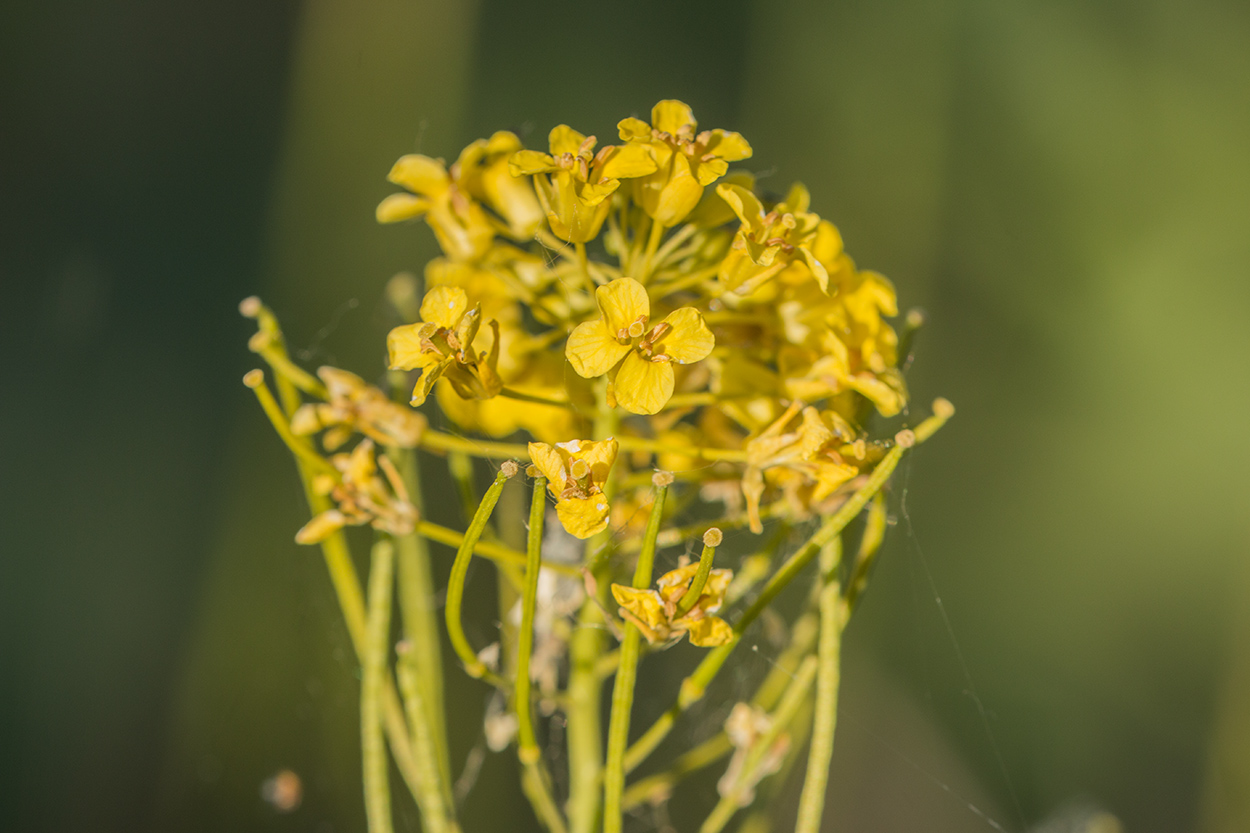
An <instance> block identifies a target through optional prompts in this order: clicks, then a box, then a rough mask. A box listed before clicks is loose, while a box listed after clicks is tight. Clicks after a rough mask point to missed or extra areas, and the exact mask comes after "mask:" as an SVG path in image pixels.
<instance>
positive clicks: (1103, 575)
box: [0, 0, 1250, 831]
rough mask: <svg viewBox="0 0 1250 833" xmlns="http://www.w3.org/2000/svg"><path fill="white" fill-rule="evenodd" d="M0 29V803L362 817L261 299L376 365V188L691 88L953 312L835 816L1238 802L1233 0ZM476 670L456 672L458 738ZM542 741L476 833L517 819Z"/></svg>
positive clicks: (955, 820)
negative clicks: (469, 148) (269, 372)
mask: <svg viewBox="0 0 1250 833" xmlns="http://www.w3.org/2000/svg"><path fill="white" fill-rule="evenodd" d="M0 14H2V16H3V18H4V22H3V24H2V25H0V41H2V44H0V55H2V56H3V57H2V58H0V68H2V69H0V112H2V113H3V114H4V115H3V117H2V123H0V159H2V160H3V161H0V195H2V196H0V286H3V288H4V290H5V292H4V303H3V305H2V307H0V317H2V321H3V324H2V326H0V339H3V341H4V344H5V346H6V350H5V353H4V355H5V357H6V358H5V361H4V362H3V369H2V370H0V373H2V374H3V381H2V383H0V390H3V394H0V426H2V427H3V430H2V431H0V455H2V456H0V472H3V477H2V478H0V507H2V508H0V513H2V515H0V517H3V522H2V523H0V529H3V533H4V537H3V542H4V543H3V553H4V560H3V566H4V577H3V579H0V658H2V659H3V663H4V665H3V668H4V670H3V681H4V684H3V685H2V686H0V749H2V750H3V753H2V754H0V761H3V766H4V778H3V781H2V782H0V783H2V784H3V786H0V819H3V821H2V822H0V826H3V827H4V828H6V829H13V830H87V829H89V830H101V831H106V830H128V831H133V830H146V829H153V830H155V829H161V830H171V829H173V830H222V829H231V830H318V831H321V830H325V831H329V830H351V829H360V828H361V827H362V825H363V811H362V800H361V792H360V786H359V760H358V758H359V749H358V745H357V744H358V739H357V713H356V703H355V698H356V689H357V681H356V676H355V675H356V666H355V662H354V659H353V658H352V655H351V648H350V645H349V644H348V641H347V638H346V634H345V632H344V630H343V628H342V625H341V623H340V621H339V618H338V612H337V609H336V608H335V606H334V602H333V599H332V597H331V594H330V590H329V586H328V582H327V581H326V578H325V575H324V567H323V565H322V563H321V560H320V558H319V557H317V556H316V554H315V553H313V552H311V551H309V550H304V549H301V548H299V547H297V546H296V545H295V544H294V543H293V542H292V540H291V536H292V534H293V532H294V530H296V529H297V528H298V527H299V526H300V525H301V523H302V522H303V519H304V518H305V514H304V513H305V510H304V508H303V506H302V505H301V501H302V498H301V495H300V492H299V487H298V484H297V482H296V480H295V478H294V472H293V470H292V466H291V465H290V462H289V460H288V459H287V457H286V454H285V452H284V451H283V449H282V448H281V447H280V445H279V443H278V442H277V441H276V440H275V439H274V437H273V436H272V435H271V433H270V432H269V429H268V427H267V426H266V425H265V424H264V421H263V419H262V418H261V416H260V414H259V413H257V412H256V408H255V403H254V402H253V401H251V394H250V393H248V392H247V391H246V390H245V389H244V388H243V387H242V386H241V385H240V384H239V383H238V379H239V377H240V376H241V375H242V373H243V372H244V371H245V370H247V369H249V368H250V367H251V366H253V364H254V362H253V360H252V359H253V357H251V356H249V355H247V354H246V352H245V349H244V342H245V340H246V337H247V335H248V333H249V328H250V325H249V323H248V322H245V321H243V320H241V319H239V318H238V316H237V313H236V311H235V304H236V303H237V301H238V300H239V299H240V298H242V297H243V296H245V295H247V294H251V293H253V292H258V293H260V294H262V295H263V296H264V297H265V298H266V299H267V300H268V301H270V302H271V303H272V304H273V306H274V307H275V308H276V309H277V311H278V312H279V314H280V315H281V316H282V318H283V321H284V323H285V325H286V327H287V329H288V331H289V333H290V336H291V342H292V344H293V345H294V346H295V347H297V348H302V349H304V350H305V352H304V354H303V358H304V359H305V360H306V361H307V362H308V363H310V364H311V365H315V364H317V363H321V362H328V361H333V362H336V363H339V364H341V365H342V366H345V367H350V368H352V369H354V370H357V371H359V372H361V373H362V374H363V375H365V376H366V377H370V376H373V375H376V374H378V373H380V371H381V369H382V344H383V337H384V334H385V332H386V329H387V328H388V327H389V326H390V325H391V324H392V323H393V321H392V320H391V318H390V317H389V315H388V313H387V312H386V310H385V307H384V305H383V304H382V303H381V300H380V295H381V290H382V287H383V285H384V283H385V281H386V280H387V279H388V278H389V277H390V276H391V275H393V274H394V273H395V272H396V271H399V270H401V269H409V270H414V271H419V269H420V266H421V264H422V263H423V262H424V260H425V259H426V258H428V257H429V256H431V254H432V252H433V244H432V241H431V239H430V236H429V234H428V233H427V231H426V230H425V229H423V228H415V229H410V228H400V229H396V228H379V227H378V226H377V225H376V224H375V223H374V221H373V207H374V205H375V204H376V203H377V201H378V200H379V199H380V198H381V197H382V196H384V195H385V194H386V193H388V191H389V190H391V189H390V188H389V186H388V185H387V184H386V183H385V181H384V176H385V173H386V171H387V170H388V168H389V166H390V164H391V162H392V161H393V160H394V159H395V158H397V157H398V156H399V155H401V154H403V153H406V152H411V151H421V152H425V153H428V154H430V155H434V156H445V157H448V158H453V157H454V156H455V155H456V153H457V152H458V150H459V148H460V147H461V146H462V145H463V144H464V143H465V142H467V141H469V140H471V139H473V138H475V137H477V136H482V135H488V134H489V133H490V132H492V131H493V130H495V129H499V128H509V129H513V130H516V131H518V132H519V133H521V134H522V136H523V137H524V138H525V139H526V140H527V141H528V143H529V144H531V145H532V146H533V145H538V146H541V145H542V144H543V143H544V137H545V134H546V132H547V130H548V129H550V127H552V126H553V125H554V124H556V123H559V122H562V121H566V122H568V123H570V124H572V125H573V126H575V127H576V128H577V129H579V130H582V131H583V132H587V133H595V134H597V135H598V136H599V137H600V139H601V140H607V139H608V137H610V136H612V135H613V133H614V126H615V123H616V121H617V120H618V119H619V118H621V117H624V116H626V115H629V114H635V115H642V116H645V115H646V113H647V112H648V111H649V108H650V106H651V104H652V103H654V102H655V101H656V100H658V99H660V98H669V97H675V98H681V99H683V100H685V101H687V102H689V103H690V104H691V105H692V106H693V107H694V109H695V112H696V114H697V115H698V116H699V118H700V120H701V122H702V123H703V124H704V125H706V126H709V127H712V126H723V127H726V128H730V129H735V130H740V131H742V132H743V133H744V134H745V135H746V136H747V137H748V138H749V139H750V141H751V142H752V144H753V145H754V147H755V148H756V156H755V158H754V159H753V160H751V163H750V164H751V166H752V168H753V169H754V170H756V171H757V172H759V173H760V174H761V175H762V180H761V183H762V185H763V186H764V187H767V188H770V189H772V190H775V191H784V190H785V189H786V187H787V186H788V185H789V183H790V182H791V181H793V180H794V179H801V180H802V181H803V182H805V183H806V184H807V185H808V186H809V187H810V188H811V190H812V193H813V195H814V199H813V209H814V210H815V211H817V212H819V213H820V214H821V215H822V216H824V217H827V218H829V219H831V220H832V221H833V222H835V223H836V224H837V225H838V226H839V227H840V228H841V230H842V232H843V235H844V237H845V239H846V241H847V245H848V248H849V250H850V251H851V253H852V254H853V255H854V256H855V257H856V260H857V261H858V263H859V264H860V265H861V266H865V267H870V268H874V269H878V270H880V271H882V272H883V273H885V274H886V275H888V276H890V277H891V278H892V279H893V280H894V281H895V283H896V285H897V286H898V289H899V296H900V300H901V301H902V303H903V304H904V305H919V306H922V307H924V308H925V309H926V311H927V312H928V314H929V325H928V326H927V327H926V329H925V330H924V331H923V332H922V334H921V335H920V337H919V341H918V345H917V360H916V363H915V365H914V367H913V369H912V371H911V375H910V378H911V383H912V385H913V389H914V392H915V394H916V395H915V401H916V402H917V403H920V404H921V405H923V404H924V403H927V402H928V401H930V400H931V399H932V397H933V396H936V395H939V394H941V395H945V396H947V397H949V398H950V399H951V400H952V401H953V402H954V403H955V404H956V406H957V407H958V409H959V412H958V415H957V416H956V418H955V419H954V420H953V421H952V422H951V424H950V425H949V426H948V427H947V428H946V429H944V430H943V431H942V432H941V434H939V435H938V436H937V437H936V438H935V440H934V441H933V442H931V443H928V444H926V445H925V446H924V447H923V448H922V449H921V450H920V451H919V452H918V453H917V454H915V455H914V457H913V458H912V459H911V461H909V462H907V463H905V465H904V469H903V470H902V471H901V472H900V475H899V476H898V477H897V478H896V482H895V486H894V488H893V490H892V494H891V507H892V514H893V517H894V519H895V521H896V523H895V526H894V528H893V530H892V532H891V535H890V537H889V539H888V540H887V544H886V550H885V552H884V553H883V557H882V559H881V563H880V568H879V569H878V571H877V574H876V576H875V581H874V583H873V586H872V588H871V590H870V592H869V594H868V596H867V598H866V601H865V603H864V606H863V609H862V613H861V615H860V616H857V617H856V620H855V622H854V623H853V624H852V626H851V628H850V630H849V631H848V635H847V645H846V649H845V650H846V663H847V667H846V671H845V674H844V680H845V693H844V706H843V713H842V720H841V721H840V724H839V738H838V747H837V750H836V752H835V762H834V776H833V784H834V786H833V792H832V799H831V802H832V809H831V818H830V820H829V822H828V824H827V827H826V829H835V828H836V829H848V830H850V829H853V830H882V831H889V830H917V829H924V830H931V831H944V830H950V831H956V830H958V831H963V830H978V829H987V830H988V829H992V828H991V826H990V825H989V824H987V823H986V822H985V821H984V820H983V819H982V817H981V816H980V815H978V812H982V813H985V814H987V815H988V816H990V817H992V818H993V819H994V820H995V821H996V822H997V823H999V824H1000V825H1001V826H1002V827H1004V828H1006V829H1008V830H1013V831H1017V830H1023V829H1026V828H1033V827H1034V826H1039V828H1038V829H1041V828H1040V825H1041V824H1043V823H1044V820H1045V819H1047V818H1052V819H1053V818H1055V817H1056V814H1058V816H1059V817H1071V816H1072V815H1074V814H1077V813H1078V812H1079V811H1076V810H1073V809H1072V808H1073V807H1076V806H1098V807H1103V808H1106V809H1107V810H1109V811H1111V812H1113V813H1114V814H1116V815H1117V816H1119V817H1120V818H1121V819H1122V820H1123V821H1124V823H1125V825H1126V827H1127V828H1128V829H1131V830H1134V831H1176V830H1197V829H1204V830H1209V831H1234V830H1245V829H1248V828H1250V807H1247V804H1246V798H1245V796H1247V795H1250V756H1247V753H1246V751H1245V750H1246V749H1247V748H1250V705H1247V704H1250V619H1248V618H1247V616H1246V614H1245V609H1246V603H1245V598H1246V597H1247V593H1248V592H1250V570H1247V569H1246V562H1247V556H1248V555H1250V527H1248V525H1247V522H1246V517H1247V512H1246V507H1247V505H1248V503H1250V500H1248V499H1250V487H1248V486H1247V483H1250V481H1248V480H1247V477H1246V471H1247V465H1248V464H1250V434H1248V433H1247V431H1246V429H1245V425H1246V415H1247V413H1250V384H1248V380H1250V367H1248V359H1250V326H1248V325H1247V321H1248V320H1250V280H1247V278H1250V274H1248V268H1247V265H1246V264H1247V263H1250V234H1247V232H1246V220H1247V218H1248V217H1250V153H1247V149H1248V148H1250V11H1247V8H1246V7H1245V4H1243V3H1237V2H1232V1H1231V0H1199V2H1191V3H1179V2H1146V3H1126V2H1117V3H1094V2H1088V0H1085V2H1059V3H1045V4H1043V3H1026V2H1020V0H1007V2H987V1H986V0H958V1H957V2H947V3H940V4H934V3H919V2H913V0H901V1H900V2H896V3H867V2H835V3H826V2H816V0H785V1H784V2H758V1H757V2H747V0H729V2H722V3H702V2H700V3H683V4H676V5H673V4H668V3H662V2H653V1H652V0H647V1H646V2H632V3H602V4H600V3H582V4H574V3H569V2H551V3H533V4H518V3H504V2H498V0H483V2H480V3H440V2H433V0H417V1H416V2H411V1H410V2H399V0H368V2H362V3H351V4H349V3H343V2H330V0H310V2H305V3H302V4H297V3H292V2H284V3H260V4H256V3H243V2H236V0H227V2H221V3H190V2H182V0H177V2H172V3H147V2H141V1H140V0H122V2H115V3H110V4H99V3H91V2H86V0H62V2H59V3H53V4H44V5H39V6H31V7H30V8H18V7H6V8H5V10H4V11H3V12H2V13H0ZM352 301H354V303H350V302H352ZM431 511H432V512H433V513H434V514H435V515H436V517H437V519H439V520H440V521H441V522H447V523H453V524H459V523H461V521H460V520H459V518H458V516H457V513H456V510H455V508H454V507H453V506H452V504H451V502H450V501H446V502H444V503H437V502H436V503H435V504H434V505H433V507H432V510H431ZM358 551H359V552H360V553H361V554H363V552H364V549H363V547H359V548H358ZM437 557H438V558H439V559H440V561H439V563H440V564H441V569H442V570H443V571H444V572H445V570H446V569H447V567H448V564H449V554H448V553H447V552H446V551H445V550H439V551H438V552H437ZM488 573H489V571H488V570H485V569H478V570H477V571H476V572H475V573H474V574H473V575H472V576H471V578H470V582H471V583H470V591H471V592H472V591H473V590H474V589H475V588H476V590H477V592H478V593H479V595H480V596H481V597H482V598H486V599H488V598H489V595H490V588H491V582H490V578H489V575H488ZM487 610H488V605H486V604H485V603H483V604H482V606H481V611H480V612H481V615H482V617H484V616H486V611H487ZM478 621H483V619H482V618H479V620H478ZM471 636H475V637H482V638H483V641H485V640H484V637H485V636H486V634H485V633H484V632H483V633H481V634H471ZM769 650H770V648H769V644H768V642H767V640H766V639H765V638H764V637H763V636H761V638H760V640H759V650H758V651H756V652H754V653H752V654H751V655H750V656H749V657H747V658H746V659H744V660H743V662H744V663H747V664H751V663H754V664H755V666H753V667H754V668H755V670H756V671H758V668H759V667H763V665H764V664H766V663H767V661H768V652H769ZM750 671H751V669H749V668H744V669H743V672H742V673H744V674H745V673H748V672H750ZM484 692H485V689H484V688H483V687H482V686H481V685H480V684H479V683H476V682H473V681H470V680H467V679H465V678H464V677H463V675H461V674H459V673H451V674H449V696H448V701H449V702H450V703H452V704H454V708H453V713H452V714H451V716H450V721H451V729H452V734H453V737H454V738H457V739H458V740H457V743H456V748H455V749H454V750H453V756H454V758H455V760H456V761H457V763H459V762H460V761H462V760H463V758H464V756H465V755H466V754H468V753H469V751H470V748H471V747H472V746H473V745H474V744H475V743H476V742H477V738H478V736H479V734H480V724H479V722H478V714H479V712H480V708H481V705H482V703H483V702H484V699H485V694H484ZM643 700H644V701H645V698H643ZM640 705H641V707H644V708H645V706H646V703H645V702H641V703H640ZM714 705H717V704H714ZM711 713H712V712H711V711H709V712H708V713H707V714H709V715H710V714H711ZM699 728H700V727H699V725H698V723H697V721H695V722H694V723H692V724H691V726H690V727H689V728H688V732H689V733H690V734H688V735H687V736H686V737H687V738H690V737H693V736H694V735H693V733H694V732H696V731H697V730H698V729H699ZM281 767H290V768H292V769H294V770H296V771H297V772H299V773H300V775H301V776H302V778H303V780H304V784H305V801H304V804H303V806H302V807H301V808H300V809H299V810H297V811H296V812H295V813H292V814H290V815H287V816H279V815H276V814H275V813H274V812H273V811H272V810H271V809H270V808H269V807H268V806H267V805H266V804H264V803H263V802H262V801H261V800H260V797H259V787H260V784H261V782H262V781H263V780H264V779H265V778H266V777H268V776H269V775H271V774H272V773H273V772H274V771H276V770H277V769H279V768H281ZM514 768H515V766H514V763H513V761H512V759H511V757H510V756H490V757H489V758H488V759H487V761H486V764H485V766H484V768H483V772H482V776H481V781H480V782H479V783H478V786H477V787H476V789H475V792H474V793H473V798H472V799H471V800H470V802H469V804H468V806H467V808H466V810H465V811H464V822H465V829H467V830H490V829H496V830H504V829H508V830H512V829H519V827H518V825H523V824H525V823H528V822H527V821H525V820H528V818H529V815H528V813H529V811H528V808H527V807H526V806H525V804H524V802H523V800H522V799H521V797H520V794H519V791H518V789H517V788H516V786H515V774H514V772H513V770H514ZM711 790H712V786H711V784H710V782H703V783H698V784H696V785H695V787H694V789H692V790H691V791H690V792H689V793H688V794H687V795H688V796H689V798H688V799H687V800H686V802H685V803H682V802H677V803H675V804H674V807H673V820H674V823H675V824H677V826H678V828H679V829H686V827H687V826H688V825H689V824H690V823H691V819H693V818H696V817H697V813H696V812H695V811H696V810H697V809H698V807H699V806H702V805H703V804H706V803H707V802H708V801H709V796H710V795H711ZM1238 802H1240V803H1238ZM969 804H971V805H974V808H975V809H973V808H970V807H969V806H968V805H969ZM404 813H406V816H403V814H404ZM687 816H689V817H687ZM415 817H416V816H415V810H414V809H413V808H411V807H406V808H405V809H403V810H401V822H400V829H415V828H416V821H415ZM518 820H522V821H518ZM653 821H655V819H653V818H651V817H650V816H648V817H645V818H643V819H642V820H641V821H640V822H639V824H640V825H641V824H642V823H644V822H646V823H649V822H653Z"/></svg>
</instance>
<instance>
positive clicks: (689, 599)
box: [673, 544, 716, 619]
mask: <svg viewBox="0 0 1250 833" xmlns="http://www.w3.org/2000/svg"><path fill="white" fill-rule="evenodd" d="M715 556H716V547H709V546H708V545H707V544H704V545H703V553H702V554H701V555H700V556H699V569H698V571H697V572H695V574H694V580H693V581H691V582H690V587H689V588H687V589H686V592H685V593H684V594H682V597H681V599H679V600H678V602H677V610H676V611H675V612H674V613H673V618H674V619H680V618H681V617H683V616H685V615H686V614H687V613H689V612H690V608H692V607H694V605H695V602H697V601H699V596H701V595H703V587H704V585H706V584H707V577H708V576H709V575H711V573H712V559H713V558H714V557H715Z"/></svg>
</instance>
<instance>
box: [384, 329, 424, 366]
mask: <svg viewBox="0 0 1250 833" xmlns="http://www.w3.org/2000/svg"><path fill="white" fill-rule="evenodd" d="M423 331H427V332H428V328H427V327H426V325H424V324H405V325H403V326H402V327H396V328H395V329H393V330H391V331H390V333H389V334H387V336H386V352H387V353H388V354H389V357H390V359H389V365H388V366H389V367H390V369H391V370H416V369H417V368H418V367H424V366H425V364H426V363H427V358H426V356H425V354H424V353H423V352H422V350H421V343H422V342H423V341H425V332H423Z"/></svg>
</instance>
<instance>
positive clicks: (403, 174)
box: [377, 153, 495, 260]
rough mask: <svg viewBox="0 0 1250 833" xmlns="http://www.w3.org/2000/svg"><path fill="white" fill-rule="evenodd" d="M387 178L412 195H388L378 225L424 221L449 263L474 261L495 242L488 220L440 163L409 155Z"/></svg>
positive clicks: (428, 158)
mask: <svg viewBox="0 0 1250 833" xmlns="http://www.w3.org/2000/svg"><path fill="white" fill-rule="evenodd" d="M386 178H387V179H388V180H390V181H391V182H393V183H395V184H396V185H402V186H403V187H404V188H407V189H408V190H409V191H411V192H412V193H410V194H391V195H390V196H389V197H387V198H386V199H384V200H382V202H380V203H378V208H377V218H378V222H379V223H398V222H401V221H403V220H414V219H416V218H418V217H425V221H426V222H427V223H429V224H430V228H432V229H433V230H434V236H435V237H436V238H438V245H439V246H440V247H442V249H443V252H444V253H446V255H447V256H448V257H449V258H451V259H452V260H477V259H478V258H480V257H482V256H483V255H484V254H486V252H487V251H488V250H489V249H490V244H491V241H492V240H494V238H495V228H494V226H492V225H491V222H490V218H489V217H488V216H487V214H486V211H485V210H484V209H483V208H482V206H481V205H480V204H478V203H477V201H475V200H474V199H473V198H472V197H470V196H469V195H468V194H466V193H465V192H464V190H463V189H461V188H460V187H459V186H458V185H457V184H456V182H455V180H454V179H453V178H452V176H451V174H449V173H448V172H447V169H446V168H445V167H444V166H443V163H442V161H441V160H438V159H431V158H430V157H428V156H422V155H421V154H419V153H410V154H408V155H407V156H401V157H400V158H399V161H398V162H396V163H395V165H394V167H392V168H391V172H390V173H389V174H388V175H387V177H386Z"/></svg>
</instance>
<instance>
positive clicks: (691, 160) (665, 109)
mask: <svg viewBox="0 0 1250 833" xmlns="http://www.w3.org/2000/svg"><path fill="white" fill-rule="evenodd" d="M698 128H699V123H698V122H697V121H695V118H694V112H693V111H692V110H691V109H690V107H688V106H687V105H686V104H683V103H682V102H680V101H675V100H666V101H661V102H660V103H658V104H656V105H655V107H653V108H651V124H647V123H646V122H645V121H643V120H642V119H636V118H628V119H624V120H622V121H621V122H620V124H618V125H617V129H618V130H619V131H620V136H621V140H622V141H624V142H628V143H629V146H631V147H645V148H646V149H647V150H648V151H649V152H650V154H651V158H652V159H654V160H655V171H654V172H653V173H649V174H647V175H646V176H643V177H640V178H639V179H636V180H635V181H634V198H635V199H636V200H637V201H638V204H639V205H641V206H642V210H643V211H645V212H646V213H647V216H649V217H651V219H653V220H655V222H657V223H659V224H660V225H662V226H665V227H668V226H675V225H677V224H678V223H680V222H681V221H682V220H684V219H686V215H688V214H689V213H690V212H691V211H692V210H693V209H694V207H695V206H696V205H698V204H699V200H700V199H701V198H702V197H703V189H704V187H705V186H707V185H711V184H712V183H713V182H715V181H716V180H718V179H720V178H721V177H722V176H724V175H725V173H726V171H728V170H729V163H730V162H737V161H739V160H742V159H747V158H749V157H750V156H751V146H750V145H749V144H747V140H746V139H744V138H742V136H740V135H739V134H737V133H730V132H727V131H724V130H719V129H717V130H704V131H703V132H702V133H696V131H697V130H698Z"/></svg>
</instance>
